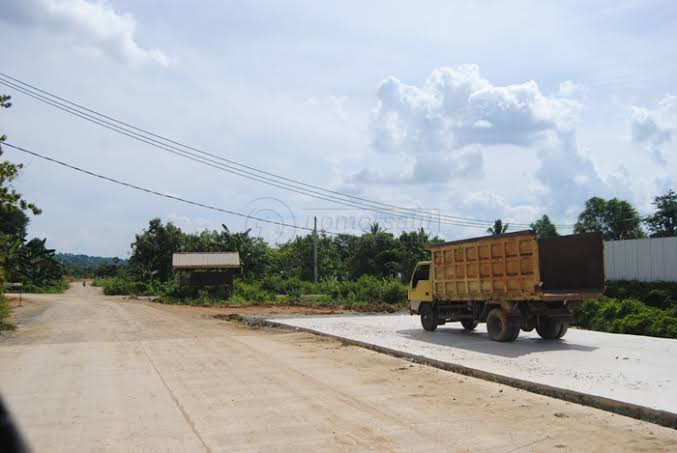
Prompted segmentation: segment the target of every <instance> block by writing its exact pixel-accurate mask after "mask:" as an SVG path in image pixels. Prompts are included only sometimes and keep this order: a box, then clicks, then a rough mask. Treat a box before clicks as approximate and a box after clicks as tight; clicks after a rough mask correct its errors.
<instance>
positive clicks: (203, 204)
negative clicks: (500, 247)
mask: <svg viewBox="0 0 677 453" xmlns="http://www.w3.org/2000/svg"><path fill="white" fill-rule="evenodd" d="M2 146H9V147H10V148H13V149H15V150H17V151H21V152H23V153H26V154H30V155H31V156H34V157H37V158H40V159H43V160H46V161H49V162H52V163H55V164H57V165H61V166H62V167H66V168H70V169H71V170H75V171H78V172H81V173H85V174H87V175H90V176H94V177H95V178H99V179H103V180H104V181H108V182H112V183H114V184H118V185H121V186H125V187H128V188H130V189H135V190H140V191H142V192H146V193H149V194H152V195H156V196H159V197H164V198H169V199H170V200H175V201H180V202H182V203H186V204H190V205H193V206H199V207H201V208H206V209H211V210H212V211H218V212H222V213H225V214H230V215H235V216H238V217H244V218H246V219H252V220H257V221H259V222H265V223H271V224H274V225H278V226H283V227H289V228H298V229H301V230H307V231H314V229H313V228H309V227H304V226H296V225H290V224H288V223H284V222H277V221H275V220H268V219H262V218H260V217H254V216H251V215H247V214H242V213H241V212H236V211H230V210H228V209H223V208H218V207H216V206H211V205H208V204H205V203H200V202H198V201H192V200H188V199H186V198H182V197H177V196H175V195H170V194H167V193H162V192H157V191H155V190H152V189H147V188H145V187H141V186H137V185H136V184H132V183H129V182H125V181H121V180H119V179H116V178H112V177H110V176H104V175H101V174H98V173H94V172H93V171H90V170H85V169H84V168H81V167H77V166H75V165H71V164H68V163H66V162H63V161H60V160H58V159H54V158H53V157H49V156H45V155H43V154H40V153H36V152H35V151H29V150H27V149H25V148H22V147H20V146H16V145H12V144H11V143H7V142H2ZM322 232H323V233H326V234H333V235H338V234H343V233H336V232H332V231H325V230H322Z"/></svg>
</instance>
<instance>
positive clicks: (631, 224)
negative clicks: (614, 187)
mask: <svg viewBox="0 0 677 453" xmlns="http://www.w3.org/2000/svg"><path fill="white" fill-rule="evenodd" d="M641 223H642V219H641V218H640V216H639V214H638V213H637V211H636V210H635V208H633V207H632V206H631V205H630V203H628V202H627V201H625V200H619V199H617V198H612V199H611V200H608V201H607V200H605V199H604V198H600V197H592V198H590V199H589V200H588V201H586V202H585V209H584V210H583V212H582V213H581V214H580V215H579V216H578V221H577V222H576V225H575V226H574V232H575V233H602V235H603V236H604V240H605V241H612V240H620V239H639V238H643V237H646V234H645V233H644V230H642V226H641Z"/></svg>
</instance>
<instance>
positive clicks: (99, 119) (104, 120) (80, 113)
mask: <svg viewBox="0 0 677 453" xmlns="http://www.w3.org/2000/svg"><path fill="white" fill-rule="evenodd" d="M0 76H2V77H4V78H0V84H3V85H5V86H7V87H9V88H12V89H15V90H17V91H19V92H21V93H23V94H26V95H27V96H30V97H32V98H34V99H36V100H38V101H41V102H44V103H47V104H49V105H51V106H53V107H55V108H57V109H60V110H63V111H65V112H67V113H70V114H72V115H74V116H77V117H79V118H82V119H85V120H87V121H89V122H92V123H94V124H97V125H99V126H102V127H105V128H107V129H109V130H112V131H114V132H118V133H121V134H123V135H125V136H127V137H129V138H132V139H135V140H139V141H141V142H143V143H146V144H149V145H151V146H154V147H156V148H159V149H162V150H164V151H167V152H170V153H172V154H175V155H178V156H181V157H184V158H188V159H190V160H194V161H196V162H200V163H202V164H204V165H208V166H212V167H214V168H219V169H221V170H223V171H227V172H229V173H233V174H236V175H238V176H241V177H244V178H247V179H250V180H254V181H257V182H261V183H264V184H268V185H272V186H274V187H278V188H282V189H284V190H290V191H293V192H296V193H300V194H302V195H307V196H311V197H314V198H318V199H321V200H324V201H329V202H332V203H337V204H342V205H344V206H349V207H356V208H360V209H364V210H371V211H374V212H379V213H384V212H387V213H388V214H393V215H396V216H399V217H406V218H414V219H417V220H425V221H430V220H431V219H432V216H430V217H423V216H422V215H421V213H420V211H419V210H416V209H413V208H406V207H400V206H396V205H392V204H388V203H382V202H379V201H374V200H369V199H366V198H362V197H358V196H355V195H350V194H344V193H341V192H338V191H334V190H330V189H325V188H322V187H320V186H315V185H312V184H308V183H304V182H302V181H299V180H295V179H292V178H287V177H284V176H281V175H277V174H274V173H270V172H266V171H264V170H260V169H257V168H255V167H252V166H248V165H245V164H242V163H239V162H237V161H233V160H230V159H227V158H225V157H222V156H219V155H216V154H211V153H208V152H206V151H203V150H200V149H198V148H195V147H192V146H189V145H185V144H183V143H180V142H178V141H175V140H171V139H169V138H166V137H163V136H161V135H158V134H155V133H153V132H150V131H148V130H145V129H142V128H139V127H136V126H134V125H132V124H129V123H126V122H123V121H120V120H118V119H115V118H113V117H111V116H107V115H104V114H102V113H100V112H97V111H96V110H93V109H90V108H87V107H85V106H82V105H80V104H78V103H75V102H73V101H70V100H68V99H66V98H63V97H60V96H57V95H55V94H53V93H50V92H48V91H45V90H42V89H40V88H38V87H35V86H34V85H31V84H29V83H26V82H23V81H21V80H19V79H16V78H14V77H11V76H9V75H7V74H4V73H2V72H0ZM6 79H9V80H6ZM17 84H19V85H17ZM40 93H41V94H40ZM45 95H46V96H49V98H48V97H46V96H45ZM50 98H51V99H50ZM66 104H68V105H66ZM144 134H145V135H144ZM177 146H178V147H181V148H178V147H177ZM182 148H184V149H182ZM187 150H188V151H187ZM195 153H199V154H201V155H200V156H198V155H196V154H195ZM204 156H208V157H204ZM212 158H213V159H217V160H219V161H222V162H217V161H215V160H213V159H212ZM223 162H226V164H224V163H223ZM262 175H263V176H262ZM270 178H275V179H277V180H276V181H271V180H270ZM308 187H310V188H311V189H317V190H319V191H321V192H317V191H316V190H311V189H308ZM323 192H324V193H323ZM332 194H335V195H338V197H337V196H334V195H332ZM340 197H342V198H340ZM351 200H357V201H351ZM348 203H351V204H348ZM392 211H395V212H392ZM405 213H406V214H405ZM435 217H436V222H437V223H442V224H446V225H452V226H462V227H481V228H486V227H488V226H491V225H493V221H492V220H479V219H472V218H467V217H460V216H451V215H446V214H436V215H435ZM443 219H444V220H443ZM506 223H510V224H512V225H514V226H530V225H529V224H524V223H517V222H506ZM556 226H559V227H561V228H570V227H572V225H556Z"/></svg>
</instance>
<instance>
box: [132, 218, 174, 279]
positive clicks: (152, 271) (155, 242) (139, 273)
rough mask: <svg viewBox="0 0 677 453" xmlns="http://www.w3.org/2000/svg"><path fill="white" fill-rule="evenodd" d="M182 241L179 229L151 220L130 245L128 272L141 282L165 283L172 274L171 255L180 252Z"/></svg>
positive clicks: (158, 220) (169, 224) (170, 224)
mask: <svg viewBox="0 0 677 453" xmlns="http://www.w3.org/2000/svg"><path fill="white" fill-rule="evenodd" d="M183 239H184V234H183V232H182V231H181V228H179V227H177V226H175V225H174V224H172V223H167V225H163V224H162V221H161V220H160V219H157V218H156V219H152V220H151V221H150V222H149V223H148V228H147V229H145V230H143V232H142V233H141V234H137V235H136V239H135V240H134V242H133V243H132V256H131V257H130V258H129V267H130V272H131V273H132V274H134V275H135V276H136V277H137V278H139V279H141V280H151V279H158V280H160V281H163V282H164V281H167V280H168V279H169V277H170V275H171V273H172V255H173V254H174V252H178V251H180V250H181V246H182V244H183Z"/></svg>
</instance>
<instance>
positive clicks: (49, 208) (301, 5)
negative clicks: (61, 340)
mask: <svg viewBox="0 0 677 453" xmlns="http://www.w3.org/2000/svg"><path fill="white" fill-rule="evenodd" d="M365 3H366V4H365ZM0 23H1V24H2V26H1V27H0V42H2V43H3V45H2V53H1V54H0V55H1V58H0V70H1V71H2V72H5V73H8V74H10V75H13V76H15V77H17V78H20V79H22V80H25V81H27V82H30V83H33V84H35V85H37V86H39V87H41V88H44V89H47V90H49V91H52V92H55V93H57V94H60V95H62V96H64V97H67V98H69V99H72V100H74V101H77V102H80V103H82V104H85V105H87V106H89V107H92V108H95V109H97V110H99V111H102V112H105V113H107V114H110V115H112V116H115V117H119V118H121V119H124V120H125V121H127V122H131V123H133V124H135V125H138V126H140V127H144V128H147V129H150V130H153V131H156V132H158V133H161V134H163V135H165V136H169V137H171V138H175V139H178V140H180V141H182V142H184V143H187V144H190V145H193V146H197V147H200V148H202V149H204V150H207V151H209V152H212V153H215V154H220V155H222V156H224V157H228V158H230V159H233V160H237V161H240V162H242V163H246V164H248V165H252V166H255V167H258V168H261V169H263V170H267V171H271V172H275V173H277V174H282V175H285V176H288V177H292V178H295V179H300V180H303V181H305V182H308V183H311V184H315V185H318V186H322V187H326V188H329V189H332V190H337V191H341V192H345V193H350V194H354V195H357V196H360V197H364V198H368V199H373V200H378V201H381V202H386V203H391V204H396V205H399V206H407V207H412V208H423V209H424V210H426V212H433V213H436V212H441V213H443V214H448V215H455V216H462V217H469V218H475V219H494V218H499V217H500V218H503V219H504V220H505V221H508V222H516V223H529V222H531V221H533V220H534V219H535V218H537V217H540V216H541V215H543V214H548V215H550V217H551V218H552V219H553V221H555V223H558V224H572V223H573V222H574V221H575V218H576V215H577V214H578V213H579V212H580V210H581V209H582V205H583V202H584V201H585V199H587V198H589V197H590V196H593V195H600V196H604V197H613V196H617V197H621V198H625V199H628V200H629V201H631V202H632V203H633V204H634V205H635V206H636V207H637V209H638V210H639V211H640V212H642V213H646V212H649V211H650V209H651V205H650V201H651V198H652V197H653V196H654V195H656V194H658V193H662V192H663V191H665V190H667V189H668V188H670V187H674V180H675V174H676V173H677V172H676V170H677V163H676V162H675V151H676V150H677V144H676V143H675V137H674V135H675V129H676V128H677V98H676V97H675V95H677V86H676V83H677V82H675V80H677V59H676V58H674V49H675V43H677V6H675V4H674V2H670V1H643V2H639V1H637V2H623V3H622V4H621V3H620V2H611V1H609V2H583V1H581V2H557V3H556V2H535V1H534V2H527V1H522V2H499V1H481V2H447V1H444V2H432V1H431V2H417V3H412V2H401V3H400V2H350V1H346V2H337V3H335V4H329V3H327V2H322V3H321V2H310V1H307V2H251V1H247V2H244V1H242V2H216V1H214V2H209V1H203V2H199V4H194V3H189V2H179V1H164V2H150V1H134V2H132V1H108V2H93V1H85V0H62V1H58V0H28V1H26V0H23V1H19V0H10V1H6V2H4V4H3V15H2V17H0ZM4 92H6V93H8V94H12V95H14V99H13V100H14V106H13V108H11V109H9V110H7V111H3V112H0V128H1V129H2V131H3V132H5V133H6V134H7V135H8V136H9V141H10V142H11V143H14V144H17V145H19V146H24V147H26V148H28V149H32V150H35V151H38V152H41V153H44V154H49V155H52V156H56V157H59V158H61V159H63V160H65V161H67V162H71V163H77V164H78V165H80V166H82V167H85V168H88V169H90V170H93V171H97V172H100V173H104V174H107V175H109V176H113V177H117V178H120V179H123V180H126V181H129V182H132V183H136V184H138V185H142V186H147V187H149V188H152V189H155V190H158V191H161V192H167V193H171V194H176V195H181V196H184V197H186V198H189V199H193V200H196V201H201V202H205V203H209V204H212V205H215V206H219V207H222V208H224V209H230V210H234V211H240V212H244V213H249V212H258V213H259V215H260V216H262V217H266V216H268V217H269V218H271V219H274V220H283V221H285V222H295V223H296V224H300V225H306V224H307V219H308V217H309V216H313V215H317V216H319V217H320V218H321V220H324V221H325V223H324V226H325V227H326V228H327V229H344V226H343V225H337V222H336V217H337V216H339V217H340V216H346V215H351V216H354V217H356V218H358V219H359V218H364V219H366V220H367V221H372V220H378V221H380V222H381V223H384V222H386V221H387V220H388V219H384V218H380V217H382V216H381V215H378V214H375V213H369V212H360V211H346V210H343V209H339V208H340V207H339V206H336V205H333V204H331V203H329V202H326V201H321V200H313V199H312V198H308V197H306V196H302V195H299V194H293V193H290V192H286V191H283V190H280V189H276V188H271V187H267V186H262V185H261V184H257V183H254V182H251V181H247V180H244V179H242V178H240V177H238V176H235V175H232V174H228V173H224V172H221V171H218V170H215V169H211V168H208V167H204V166H202V165H200V164H197V163H193V162H189V161H185V160H182V159H181V158H178V157H175V156H171V155H168V154H166V153H162V152H160V151H157V150H155V149H153V148H151V147H148V146H147V145H144V144H141V143H138V142H134V141H132V140H130V139H128V138H126V137H123V136H120V135H116V134H114V133H112V132H110V131H106V130H104V129H101V128H98V127H96V126H93V125H90V124H88V123H85V122H83V121H82V120H79V119H77V118H73V117H69V116H68V115H66V114H64V113H62V112H59V111H57V110H54V109H53V108H51V107H49V106H46V105H44V104H40V103H38V102H36V101H34V100H32V99H30V98H28V97H26V96H23V95H21V94H17V93H14V92H12V90H10V89H6V90H4ZM3 157H6V158H8V159H10V160H12V161H17V162H24V163H25V164H26V167H25V170H24V172H23V174H22V176H21V178H20V180H19V181H18V183H17V187H18V188H19V189H20V190H21V191H22V192H23V193H24V194H25V195H26V197H27V198H28V199H29V200H31V201H35V202H36V203H37V204H38V205H39V206H41V207H42V208H43V210H44V212H43V214H42V215H40V216H38V217H35V218H34V219H33V220H32V222H31V226H30V234H32V235H37V236H46V237H47V238H48V242H49V243H50V244H51V245H52V246H53V247H56V248H58V249H59V250H62V251H68V252H83V253H89V254H101V255H119V256H125V255H126V254H127V253H128V251H129V244H130V242H131V241H132V240H133V238H134V234H135V233H136V232H138V231H139V230H140V229H141V228H143V227H144V226H145V225H146V224H147V221H148V220H149V219H150V218H152V217H161V218H163V219H164V220H168V221H174V222H175V223H176V224H177V225H179V226H181V227H182V228H185V229H186V230H189V231H197V230H199V229H202V228H220V225H221V224H222V223H225V224H227V225H228V226H229V228H231V229H236V230H237V229H242V228H245V227H253V228H254V231H256V232H260V234H262V235H263V236H264V237H265V238H267V239H268V240H271V241H274V240H284V239H286V238H288V237H289V236H290V235H291V234H293V231H290V230H289V229H287V230H286V231H279V229H277V228H275V227H266V226H264V225H254V224H252V222H251V221H250V222H245V220H243V219H241V218H237V217H232V216H227V215H225V214H217V213H214V212H211V211H206V210H203V209H200V208H197V207H190V206H185V205H181V204H177V203H176V202H172V201H169V200H163V199H157V198H154V197H152V196H150V195H145V194H141V193H137V192H134V191H131V190H128V189H123V188H120V187H117V186H113V185H110V184H107V183H104V182H101V181H97V180H93V179H92V178H90V177H88V176H85V175H80V174H76V173H73V172H71V171H69V170H66V169H61V168H58V167H54V166H53V165H51V164H49V163H46V162H42V161H39V160H37V159H35V158H29V157H26V156H24V155H19V154H17V153H16V152H15V151H12V150H9V149H5V154H4V156H3ZM254 223H255V222H254ZM390 223H391V224H392V228H393V231H394V232H397V231H398V228H397V226H398V225H397V219H390ZM362 224H363V225H364V224H365V221H363V222H362ZM409 226H410V225H406V226H404V227H405V228H409ZM414 226H416V225H414ZM430 229H431V230H432V231H433V232H435V233H437V234H440V235H442V236H444V237H446V238H449V239H451V238H462V237H468V236H471V235H477V234H478V233H482V228H468V227H460V226H450V225H436V224H434V223H433V224H431V225H430ZM357 230H359V228H357ZM357 230H356V231H352V232H358V231H357ZM564 231H567V230H566V229H564ZM346 232H351V231H346Z"/></svg>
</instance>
